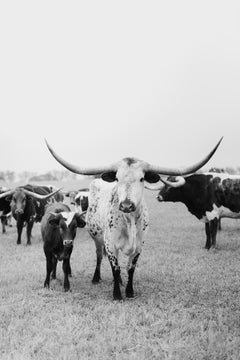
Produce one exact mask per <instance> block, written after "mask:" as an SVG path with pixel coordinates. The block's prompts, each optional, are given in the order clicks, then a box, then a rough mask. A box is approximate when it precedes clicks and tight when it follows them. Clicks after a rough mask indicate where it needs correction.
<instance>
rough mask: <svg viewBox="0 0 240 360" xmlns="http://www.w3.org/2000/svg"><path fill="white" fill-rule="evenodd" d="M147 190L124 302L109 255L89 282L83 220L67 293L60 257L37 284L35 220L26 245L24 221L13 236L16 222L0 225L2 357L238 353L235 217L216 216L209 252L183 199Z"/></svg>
mask: <svg viewBox="0 0 240 360" xmlns="http://www.w3.org/2000/svg"><path fill="white" fill-rule="evenodd" d="M76 187H77V186H76ZM145 195H146V199H147V202H148V206H149V212H150V219H151V223H150V229H149V232H148V236H147V238H146V241H145V246H144V248H143V252H142V254H141V257H140V259H139V262H138V266H137V269H136V272H135V278H134V288H135V292H136V295H137V296H136V298H134V299H133V300H125V301H124V302H122V303H118V302H114V301H113V300H112V273H111V270H110V265H109V263H108V261H107V259H104V260H103V266H102V278H103V281H102V282H101V283H100V284H99V285H92V283H91V279H92V276H93V272H94V269H95V260H96V257H95V246H94V243H93V241H92V240H91V238H90V237H89V235H88V233H87V231H86V230H85V229H79V230H78V234H77V238H76V240H75V246H74V250H73V254H72V258H71V264H72V272H73V277H72V278H70V283H71V290H72V291H71V292H69V293H64V291H63V288H62V286H63V284H62V280H63V274H62V269H61V263H59V264H58V270H57V280H54V281H52V282H51V289H50V290H47V289H44V288H43V282H44V279H45V256H44V253H43V250H42V240H41V235H40V224H35V226H34V230H33V239H32V246H28V247H27V246H26V245H25V244H26V236H25V230H24V233H23V239H22V245H19V246H17V245H16V227H15V226H14V227H13V228H7V234H4V235H2V234H0V359H1V360H8V359H9V360H10V359H13V360H29V359H34V360H40V359H41V360H53V359H60V360H79V359H81V360H82V359H83V360H85V359H97V360H103V359H104V360H108V359H114V360H115V359H116V360H129V359H131V360H135V359H136V360H137V359H139V360H143V359H144V360H145V359H147V360H148V359H159V360H162V359H171V360H190V359H192V360H200V359H201V360H214V359H216V360H228V359H229V360H230V359H232V360H239V359H240V301H239V287H240V267H239V263H240V238H239V234H240V223H239V221H236V220H230V219H224V220H223V221H222V226H223V230H222V231H221V232H220V233H219V234H218V238H217V244H218V249H216V250H210V251H207V250H205V249H204V245H205V233H204V225H203V224H202V223H200V222H199V221H197V219H195V218H194V217H193V216H192V215H190V214H189V213H188V212H187V210H186V208H185V206H183V205H181V204H170V203H165V204H160V203H158V202H157V201H156V200H155V196H156V193H153V192H150V191H146V194H145ZM121 263H122V265H123V266H122V277H123V281H124V284H125V285H126V271H125V265H126V259H125V258H123V257H121ZM122 290H123V291H124V287H123V289H122Z"/></svg>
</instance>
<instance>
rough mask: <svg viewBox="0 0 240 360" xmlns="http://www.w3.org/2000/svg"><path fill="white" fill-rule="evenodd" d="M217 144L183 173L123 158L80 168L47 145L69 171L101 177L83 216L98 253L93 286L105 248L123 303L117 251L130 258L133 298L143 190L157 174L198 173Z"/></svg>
mask: <svg viewBox="0 0 240 360" xmlns="http://www.w3.org/2000/svg"><path fill="white" fill-rule="evenodd" d="M220 141H221V140H220ZM220 141H219V142H218V144H217V145H216V146H215V148H214V149H213V150H212V151H211V152H210V153H209V154H208V155H207V156H206V157H205V158H204V159H203V160H202V161H200V162H198V163H197V164H194V165H193V166H189V167H186V168H182V169H172V168H164V167H161V166H154V165H151V164H149V163H147V162H145V161H142V160H138V159H135V158H125V159H123V160H121V161H119V162H117V163H114V164H112V165H109V166H103V167H95V168H94V167H92V168H83V167H79V166H75V165H73V164H70V163H69V162H67V161H66V160H64V159H63V158H61V157H60V156H59V155H57V153H56V152H55V151H54V150H53V149H52V148H51V147H50V145H49V144H48V143H47V146H48V149H49V151H50V152H51V154H52V155H53V157H54V158H55V159H56V160H57V161H58V162H59V163H60V164H62V165H63V166H64V167H65V168H67V169H68V170H70V171H72V172H74V173H76V174H82V175H99V174H101V179H96V180H94V181H93V182H92V183H91V185H90V194H89V207H88V211H87V215H86V223H87V229H88V231H89V234H90V235H91V237H92V238H93V240H94V241H95V245H96V253H97V264H96V269H95V273H94V276H93V279H92V282H93V283H98V282H99V280H100V279H101V275H100V267H101V262H102V257H103V250H104V248H105V250H106V254H107V256H108V259H109V262H110V265H111V268H112V273H113V279H114V286H113V298H114V300H122V294H121V290H120V281H121V277H120V266H119V262H118V254H119V250H121V251H122V252H123V253H124V254H125V255H127V256H128V258H129V261H128V282H127V286H126V290H125V293H126V297H128V298H132V297H134V290H133V275H134V270H135V267H136V264H137V261H138V258H139V255H140V253H141V249H142V244H143V241H144V235H145V233H146V231H147V229H148V222H149V219H148V210H147V206H146V204H145V201H144V186H147V184H149V183H150V184H151V183H157V182H158V181H159V180H160V175H159V174H165V175H183V174H184V175H185V174H189V173H193V172H195V171H197V170H198V169H199V168H201V167H202V166H203V165H204V164H206V163H207V161H208V160H209V159H210V158H211V157H212V155H213V154H214V152H215V151H216V149H217V147H218V146H219V144H220Z"/></svg>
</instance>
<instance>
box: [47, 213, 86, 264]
mask: <svg viewBox="0 0 240 360" xmlns="http://www.w3.org/2000/svg"><path fill="white" fill-rule="evenodd" d="M49 223H50V224H51V225H53V226H57V227H58V228H59V232H60V235H61V240H62V245H63V252H62V258H64V259H67V258H69V257H70V255H71V253H72V249H73V243H74V239H75V237H76V232H77V228H78V227H84V226H85V225H86V223H85V221H84V220H83V219H82V218H81V216H80V215H79V214H76V213H75V212H61V213H58V214H55V215H53V217H52V218H51V219H50V220H49ZM60 260H62V259H60Z"/></svg>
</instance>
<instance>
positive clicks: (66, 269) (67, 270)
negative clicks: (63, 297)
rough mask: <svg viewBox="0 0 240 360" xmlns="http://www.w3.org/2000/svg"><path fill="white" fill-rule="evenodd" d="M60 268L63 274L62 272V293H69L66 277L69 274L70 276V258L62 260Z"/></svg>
mask: <svg viewBox="0 0 240 360" xmlns="http://www.w3.org/2000/svg"><path fill="white" fill-rule="evenodd" d="M62 268H63V272H64V282H63V287H64V291H69V290H70V283H69V280H68V276H69V274H71V267H70V258H69V259H64V260H63V265H62Z"/></svg>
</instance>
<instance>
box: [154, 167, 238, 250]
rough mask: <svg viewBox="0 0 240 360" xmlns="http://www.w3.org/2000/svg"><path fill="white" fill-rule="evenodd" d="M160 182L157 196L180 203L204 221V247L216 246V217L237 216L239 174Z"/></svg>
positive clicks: (201, 176)
mask: <svg viewBox="0 0 240 360" xmlns="http://www.w3.org/2000/svg"><path fill="white" fill-rule="evenodd" d="M162 181H163V182H164V183H165V185H164V186H163V187H162V188H161V190H160V192H159V194H158V196H157V199H158V200H159V201H172V202H182V203H183V204H185V205H186V206H187V208H188V210H189V211H190V212H191V213H192V214H193V215H195V216H196V217H197V218H198V219H199V220H201V221H203V222H204V223H205V231H206V245H205V248H206V249H210V248H211V247H215V246H216V235H217V228H218V220H219V219H220V218H224V217H228V218H235V219H236V218H240V176H239V175H229V174H226V173H205V174H194V175H191V176H187V177H180V176H178V177H175V178H174V177H173V178H171V177H170V178H168V179H167V180H163V179H162Z"/></svg>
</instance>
